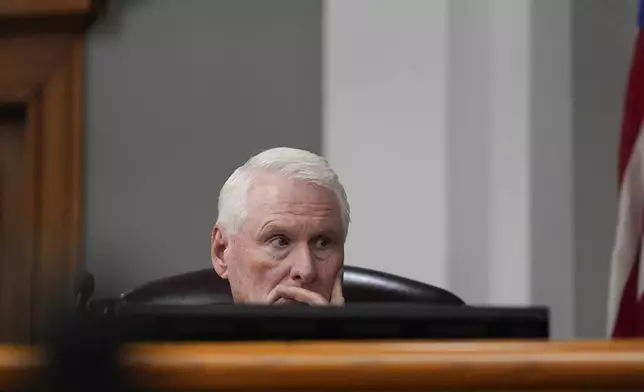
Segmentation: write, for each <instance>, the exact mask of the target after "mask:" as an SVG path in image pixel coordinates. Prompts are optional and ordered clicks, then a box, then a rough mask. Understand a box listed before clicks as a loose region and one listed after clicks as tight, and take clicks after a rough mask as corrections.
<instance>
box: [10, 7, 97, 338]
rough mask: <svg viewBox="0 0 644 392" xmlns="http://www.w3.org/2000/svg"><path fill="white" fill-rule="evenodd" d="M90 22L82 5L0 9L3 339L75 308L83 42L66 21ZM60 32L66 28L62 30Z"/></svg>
mask: <svg viewBox="0 0 644 392" xmlns="http://www.w3.org/2000/svg"><path fill="white" fill-rule="evenodd" d="M94 15H95V4H94V2H92V1H87V0H64V1H62V0H61V1H54V0H51V1H48V0H29V1H8V2H3V3H2V6H0V154H2V156H1V157H0V203H1V204H0V205H1V206H2V208H0V213H1V214H2V215H0V222H1V223H0V247H1V248H0V341H22V342H25V341H29V340H31V339H33V338H34V337H35V336H39V335H40V333H41V332H42V330H43V328H46V327H47V320H48V316H50V315H51V314H52V312H54V311H55V310H57V309H59V308H60V307H63V306H65V305H66V304H72V303H73V301H74V298H73V293H72V291H71V288H72V280H73V278H74V276H75V275H76V274H77V269H78V267H79V264H80V251H81V247H82V219H83V216H82V208H83V203H82V194H83V189H82V178H83V100H84V97H83V89H84V87H83V79H84V72H83V70H84V37H83V34H82V31H80V32H79V30H78V26H79V25H78V24H69V25H66V24H65V23H63V22H62V21H65V20H68V19H64V18H68V17H70V16H73V17H74V18H77V20H82V21H83V23H85V24H88V23H89V22H88V20H90V19H91V18H93V17H94ZM61 18H63V19H61ZM83 18H85V19H83ZM34 23H35V24H34ZM34 25H37V26H44V27H45V28H44V29H42V28H38V29H32V27H33V26H34ZM52 26H55V29H50V27H52ZM66 26H68V27H69V30H70V31H63V32H61V29H64V28H66ZM16 107H17V108H22V109H21V110H22V112H21V113H22V117H20V118H13V119H11V120H10V119H7V120H6V121H4V122H3V121H2V116H1V113H2V111H3V108H4V109H5V112H7V111H10V110H12V109H11V108H16ZM14 117H16V116H14Z"/></svg>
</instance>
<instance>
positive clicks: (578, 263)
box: [573, 0, 637, 337]
mask: <svg viewBox="0 0 644 392" xmlns="http://www.w3.org/2000/svg"><path fill="white" fill-rule="evenodd" d="M573 7H574V12H573V18H574V19H573V27H574V28H573V97H574V114H573V121H574V144H573V146H574V181H575V183H574V212H575V281H574V287H575V313H576V314H575V319H576V320H575V321H576V322H575V325H576V335H577V336H580V337H594V336H605V325H606V304H607V297H608V273H609V265H610V264H609V260H610V255H611V250H612V246H613V237H614V235H615V223H616V213H617V153H618V142H619V131H620V124H621V115H622V108H623V100H624V91H625V90H624V88H625V86H626V82H627V79H626V75H627V71H628V67H629V64H630V57H631V53H632V50H633V42H634V37H635V33H636V27H637V1H635V0H620V1H604V0H576V1H574V5H573Z"/></svg>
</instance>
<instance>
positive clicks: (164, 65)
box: [85, 0, 322, 296]
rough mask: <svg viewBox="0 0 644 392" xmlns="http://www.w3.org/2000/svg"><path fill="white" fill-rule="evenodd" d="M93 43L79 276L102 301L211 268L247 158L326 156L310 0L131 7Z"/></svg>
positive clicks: (161, 1)
mask: <svg viewBox="0 0 644 392" xmlns="http://www.w3.org/2000/svg"><path fill="white" fill-rule="evenodd" d="M118 4H120V8H118V9H115V10H114V11H115V12H114V13H112V14H111V15H110V17H109V18H108V20H105V21H102V22H100V23H98V24H97V25H96V26H94V27H93V29H92V31H91V32H90V34H89V37H88V43H87V140H86V143H87V150H86V151H87V173H86V197H87V200H86V203H87V204H86V208H87V215H86V252H85V256H86V266H87V269H88V270H89V271H90V272H92V273H94V274H95V276H96V280H97V288H96V293H97V295H98V296H103V295H114V294H118V293H120V292H122V291H124V290H127V289H129V288H132V287H133V286H135V285H137V284H140V283H142V282H145V281H147V280H150V279H154V278H158V277H162V276H166V275H171V274H174V273H178V272H183V271H188V270H191V269H196V268H205V267H209V266H210V264H209V263H210V259H209V250H208V247H209V235H210V229H211V226H212V223H213V221H214V219H215V217H216V213H217V208H216V204H217V193H218V190H219V188H220V187H221V185H222V184H223V182H224V181H225V180H226V178H227V176H228V175H229V174H230V173H231V172H232V170H234V168H235V167H237V166H239V165H240V164H242V163H243V162H244V161H245V160H246V159H247V158H248V157H249V156H250V155H252V154H253V153H256V152H258V151H259V150H261V149H264V148H269V147H274V146H278V145H290V146H293V147H300V148H306V149H309V150H312V151H315V152H320V150H321V128H320V127H321V107H322V102H321V63H322V60H321V3H320V1H318V0H307V1H302V0H271V1H264V0H254V1H253V0H218V1H210V0H201V1H197V0H192V1H190V3H189V6H187V5H186V4H185V3H184V2H180V1H174V0H155V1H143V0H138V1H133V0H128V1H124V2H121V3H118Z"/></svg>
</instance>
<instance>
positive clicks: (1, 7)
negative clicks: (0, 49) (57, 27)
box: [0, 0, 95, 17]
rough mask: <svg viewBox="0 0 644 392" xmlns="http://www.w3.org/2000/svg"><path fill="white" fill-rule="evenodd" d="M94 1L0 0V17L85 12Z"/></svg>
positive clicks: (88, 10)
mask: <svg viewBox="0 0 644 392" xmlns="http://www.w3.org/2000/svg"><path fill="white" fill-rule="evenodd" d="M94 3H95V1H93V0H2V1H1V2H0V17H8V16H13V17H15V16H35V15H47V16H56V15H60V14H70V13H80V14H86V13H88V12H90V11H91V10H92V7H93V6H94Z"/></svg>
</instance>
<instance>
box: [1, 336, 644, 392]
mask: <svg viewBox="0 0 644 392" xmlns="http://www.w3.org/2000/svg"><path fill="white" fill-rule="evenodd" d="M81 351H82V350H81ZM85 351H86V352H85V353H84V354H83V356H82V357H74V355H79V354H80V352H79V351H74V352H73V353H72V352H67V354H66V355H62V356H56V355H54V356H53V357H52V358H53V359H54V360H56V361H60V362H59V363H54V364H53V366H52V367H51V368H50V370H49V371H48V373H46V374H48V376H47V377H44V378H42V381H43V382H46V384H47V385H45V386H44V387H42V389H40V390H43V391H44V390H57V391H63V390H65V391H77V390H78V391H80V390H81V388H85V389H84V390H85V391H95V390H98V391H107V390H112V391H115V390H121V391H122V390H124V389H129V390H141V391H144V390H145V391H161V390H165V391H170V390H174V391H197V390H202V391H208V390H228V391H231V390H245V391H259V390H264V391H266V390H275V391H277V390H297V391H313V390H315V391H325V390H336V391H337V390H380V391H385V390H387V391H401V390H416V391H421V390H423V391H437V390H442V391H445V390H480V391H491V390H497V391H498V390H526V389H529V390H541V391H546V390H557V391H565V390H576V391H580V390H588V389H592V390H602V389H603V390H607V391H617V390H628V389H630V390H633V389H639V390H642V389H644V342H643V341H629V342H624V341H612V342H611V341H590V342H543V343H537V342H521V341H515V342H490V343H476V342H473V343H463V342H448V343H426V342H418V343H415V344H409V342H386V343H385V342H364V343H355V342H325V343H321V342H297V343H284V342H282V343H279V342H263V343H213V344H204V343H186V344H176V343H175V344H172V343H165V344H129V345H125V346H122V347H121V349H120V350H119V351H118V356H117V357H116V361H115V362H112V361H110V360H109V359H108V360H105V359H104V358H97V357H85V355H92V354H93V355H102V354H101V351H100V350H99V351H93V353H92V352H91V350H85ZM72 354H73V355H72ZM39 355H41V354H40V349H38V348H28V347H23V348H11V347H6V346H5V347H0V390H8V389H13V390H16V389H17V388H18V387H20V386H21V385H19V384H16V383H17V382H18V381H19V380H20V379H22V381H25V379H26V377H25V376H30V375H31V376H34V375H36V374H39V373H38V371H41V370H42V369H38V368H37V367H35V365H34V364H35V363H37V362H36V361H33V360H32V361H26V360H25V358H38V357H39ZM70 355H71V356H70ZM19 361H22V362H19ZM115 364H120V366H121V368H122V371H123V373H122V375H123V376H125V377H127V380H129V384H128V385H127V386H124V384H121V381H122V380H123V379H120V380H121V381H115V380H119V377H120V373H119V372H118V369H117V371H116V373H113V371H114V369H115V367H114V365H115ZM76 366H78V367H77V368H75V367H76ZM83 372H87V373H86V374H87V375H88V376H92V377H96V378H94V379H93V380H91V379H90V378H89V377H87V378H86V377H85V374H83ZM115 374H116V378H113V377H114V375H115ZM73 375H76V377H74V376H73ZM21 376H22V377H21ZM31 378H32V379H33V378H34V377H31ZM22 385H24V384H22Z"/></svg>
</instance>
